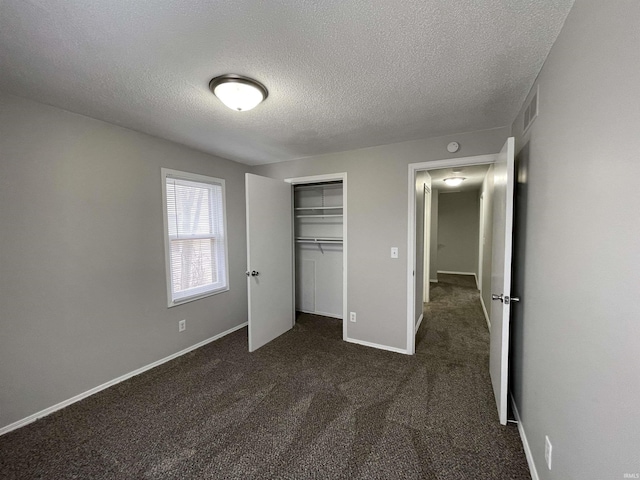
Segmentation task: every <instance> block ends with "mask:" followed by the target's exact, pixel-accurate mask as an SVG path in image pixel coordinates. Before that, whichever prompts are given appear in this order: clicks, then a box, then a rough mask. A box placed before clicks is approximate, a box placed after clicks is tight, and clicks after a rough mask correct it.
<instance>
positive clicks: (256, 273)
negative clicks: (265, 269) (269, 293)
mask: <svg viewBox="0 0 640 480" xmlns="http://www.w3.org/2000/svg"><path fill="white" fill-rule="evenodd" d="M258 275H260V272H256V271H255V270H251V276H252V277H257V276H258Z"/></svg>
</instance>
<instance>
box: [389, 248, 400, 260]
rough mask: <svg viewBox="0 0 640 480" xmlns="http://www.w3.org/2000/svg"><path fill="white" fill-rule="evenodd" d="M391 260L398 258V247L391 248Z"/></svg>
mask: <svg viewBox="0 0 640 480" xmlns="http://www.w3.org/2000/svg"><path fill="white" fill-rule="evenodd" d="M391 258H398V247H391Z"/></svg>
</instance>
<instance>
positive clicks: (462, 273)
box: [438, 270, 476, 277]
mask: <svg viewBox="0 0 640 480" xmlns="http://www.w3.org/2000/svg"><path fill="white" fill-rule="evenodd" d="M438 273H445V274H448V275H473V276H474V277H475V276H476V274H475V273H473V272H452V271H450V270H438Z"/></svg>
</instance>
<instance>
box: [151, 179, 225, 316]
mask: <svg viewBox="0 0 640 480" xmlns="http://www.w3.org/2000/svg"><path fill="white" fill-rule="evenodd" d="M162 198H163V203H164V233H165V242H164V243H165V256H166V269H167V297H168V304H169V306H170V307H172V306H174V305H178V304H181V303H184V302H188V301H191V300H195V299H197V298H202V297H205V296H208V295H213V294H216V293H220V292H224V291H227V290H229V282H228V268H227V238H226V211H225V192H224V180H221V179H219V178H212V177H205V176H204V175H195V174H192V173H185V172H178V171H175V170H168V169H166V168H163V169H162Z"/></svg>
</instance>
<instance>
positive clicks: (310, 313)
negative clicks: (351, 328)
mask: <svg viewBox="0 0 640 480" xmlns="http://www.w3.org/2000/svg"><path fill="white" fill-rule="evenodd" d="M296 312H300V313H308V314H309V315H319V316H320V317H329V318H337V319H338V320H342V317H341V316H340V315H336V314H335V313H326V312H311V311H309V310H302V309H301V308H296Z"/></svg>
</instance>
